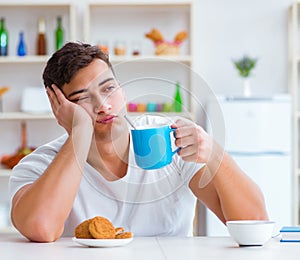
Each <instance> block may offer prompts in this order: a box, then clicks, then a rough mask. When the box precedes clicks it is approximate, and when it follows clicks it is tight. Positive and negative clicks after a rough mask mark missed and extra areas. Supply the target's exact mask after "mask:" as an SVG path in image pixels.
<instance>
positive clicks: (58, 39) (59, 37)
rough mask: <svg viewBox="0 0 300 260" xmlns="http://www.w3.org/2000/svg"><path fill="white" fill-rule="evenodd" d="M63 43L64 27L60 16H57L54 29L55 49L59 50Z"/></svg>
mask: <svg viewBox="0 0 300 260" xmlns="http://www.w3.org/2000/svg"><path fill="white" fill-rule="evenodd" d="M63 44H64V29H63V27H62V18H61V16H58V17H57V26H56V30H55V46H56V50H59V49H60V48H61V47H62V46H63Z"/></svg>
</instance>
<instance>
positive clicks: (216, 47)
mask: <svg viewBox="0 0 300 260" xmlns="http://www.w3.org/2000/svg"><path fill="white" fill-rule="evenodd" d="M292 2H293V1H292V0H226V1H224V0H196V1H195V5H196V9H197V12H196V13H197V14H196V18H195V20H196V25H195V26H196V29H195V31H196V37H197V46H196V48H195V55H196V57H197V61H196V63H195V66H196V70H197V72H199V73H201V74H202V75H203V77H204V78H205V79H206V80H207V82H208V84H209V85H210V86H211V88H212V89H213V90H214V91H215V92H216V93H217V94H229V95H238V94H241V93H242V82H241V79H240V78H239V77H238V74H237V71H236V69H235V68H234V66H233V63H232V59H236V58H239V57H241V56H242V55H244V54H248V55H250V56H253V57H257V58H259V60H258V63H257V67H256V69H255V71H254V75H253V77H252V78H251V86H252V92H253V94H257V95H267V94H272V93H282V92H287V90H288V86H287V84H288V78H287V74H288V73H287V69H288V63H287V22H288V19H287V18H288V8H289V6H290V5H291V3H292Z"/></svg>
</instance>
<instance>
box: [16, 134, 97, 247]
mask: <svg viewBox="0 0 300 260" xmlns="http://www.w3.org/2000/svg"><path fill="white" fill-rule="evenodd" d="M91 135H92V133H91V131H90V129H85V131H83V133H81V132H80V129H78V130H77V129H73V131H72V134H71V135H70V136H69V138H68V139H67V141H66V143H65V144H64V145H63V147H62V149H61V150H60V151H59V153H58V154H57V156H56V157H55V159H54V160H53V162H52V163H51V164H50V165H49V167H48V168H47V169H46V171H45V172H44V174H43V175H42V176H41V177H40V178H39V179H37V180H36V181H35V182H34V183H33V184H31V185H30V186H29V187H25V189H24V190H23V191H22V190H20V191H19V192H18V193H17V194H16V195H15V198H14V200H13V207H12V220H13V223H14V224H15V226H16V227H17V228H18V229H19V231H20V232H21V233H23V234H24V235H25V236H26V237H28V238H29V239H31V240H35V241H43V242H47V241H53V240H56V239H57V238H58V237H59V236H60V235H61V233H62V232H63V225H64V222H65V220H66V218H67V217H68V215H69V213H70V210H71V208H72V205H73V202H74V199H75V196H76V194H77V191H78V187H79V185H80V181H81V177H82V171H83V168H84V164H85V162H86V158H87V154H88V152H89V147H90V140H91Z"/></svg>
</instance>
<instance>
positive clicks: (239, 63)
mask: <svg viewBox="0 0 300 260" xmlns="http://www.w3.org/2000/svg"><path fill="white" fill-rule="evenodd" d="M233 63H234V65H235V67H236V68H237V70H238V72H239V75H240V76H241V77H242V78H243V79H244V84H243V87H244V96H246V97H249V96H251V88H250V82H249V79H248V78H249V77H250V73H251V71H252V70H253V69H254V67H255V65H256V63H257V59H255V58H250V57H249V56H247V55H244V56H243V57H242V58H241V59H238V60H234V61H233Z"/></svg>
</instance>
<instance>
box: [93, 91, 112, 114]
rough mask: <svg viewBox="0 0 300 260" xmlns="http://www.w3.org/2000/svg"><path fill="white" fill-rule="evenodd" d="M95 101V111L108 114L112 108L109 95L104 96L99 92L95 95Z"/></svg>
mask: <svg viewBox="0 0 300 260" xmlns="http://www.w3.org/2000/svg"><path fill="white" fill-rule="evenodd" d="M94 101H95V102H94V104H93V105H94V112H95V113H96V114H107V113H108V112H109V111H110V110H111V108H112V106H111V104H109V99H108V98H107V97H102V96H101V95H99V94H98V95H96V96H95V99H94Z"/></svg>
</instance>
